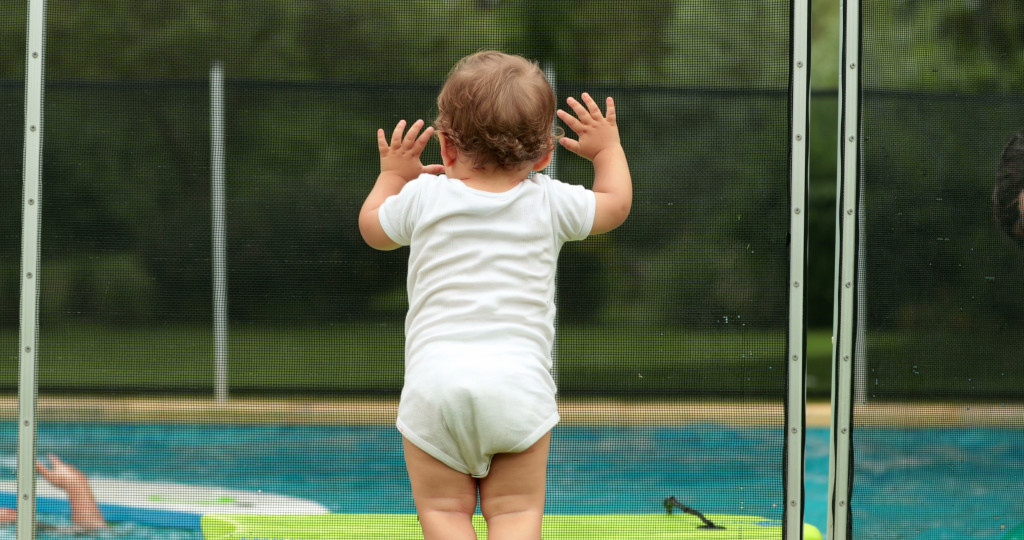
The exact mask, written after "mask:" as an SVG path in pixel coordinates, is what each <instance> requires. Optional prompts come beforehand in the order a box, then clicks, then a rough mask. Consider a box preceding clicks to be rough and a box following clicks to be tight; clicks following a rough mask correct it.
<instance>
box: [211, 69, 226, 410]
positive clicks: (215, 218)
mask: <svg viewBox="0 0 1024 540" xmlns="http://www.w3.org/2000/svg"><path fill="white" fill-rule="evenodd" d="M210 203H211V207H212V208H211V214H212V218H211V221H212V235H213V238H212V243H211V245H212V251H213V253H212V254H211V259H212V261H213V339H214V353H215V359H216V360H215V361H216V381H215V383H214V384H215V388H216V390H215V394H216V397H217V401H226V400H227V399H228V306H227V304H228V292H227V253H226V240H225V236H226V232H225V226H224V221H225V219H224V66H223V65H222V64H221V63H220V62H216V63H214V64H213V67H212V68H211V69H210Z"/></svg>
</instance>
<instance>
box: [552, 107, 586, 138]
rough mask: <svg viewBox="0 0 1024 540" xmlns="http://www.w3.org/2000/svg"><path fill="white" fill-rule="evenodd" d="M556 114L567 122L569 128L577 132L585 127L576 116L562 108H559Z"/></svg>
mask: <svg viewBox="0 0 1024 540" xmlns="http://www.w3.org/2000/svg"><path fill="white" fill-rule="evenodd" d="M555 114H557V115H558V117H559V118H561V119H562V121H563V122H565V125H567V126H569V129H571V130H573V131H575V132H577V133H579V131H580V128H581V127H583V124H582V123H581V122H580V121H579V120H577V119H576V117H575V116H573V115H571V114H569V113H567V112H565V111H563V110H562V109H558V111H556V112H555Z"/></svg>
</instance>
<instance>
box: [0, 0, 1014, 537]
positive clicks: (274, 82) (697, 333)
mask: <svg viewBox="0 0 1024 540" xmlns="http://www.w3.org/2000/svg"><path fill="white" fill-rule="evenodd" d="M47 4H48V11H47V17H48V19H47V27H46V35H47V48H46V67H47V70H46V107H45V118H46V123H45V129H46V136H45V139H44V141H45V146H44V152H45V153H44V167H43V203H42V204H43V208H44V210H43V222H42V261H41V269H40V278H41V301H40V306H39V309H40V313H39V319H40V343H39V351H40V361H39V393H40V395H39V403H40V406H39V413H40V416H41V420H43V423H42V424H41V425H40V428H39V433H40V436H39V451H40V456H41V457H44V456H45V455H46V454H48V453H53V454H56V455H58V456H60V457H61V458H63V459H64V460H65V461H67V462H69V463H73V464H74V465H76V466H78V467H79V468H80V469H82V470H83V471H84V472H85V473H86V475H87V476H89V477H90V478H93V477H95V478H104V479H114V480H117V481H121V482H129V483H130V482H172V483H175V484H182V485H185V486H192V487H193V488H195V490H194V491H193V492H189V493H191V494H190V495H187V496H185V498H186V499H189V500H193V501H200V502H202V500H201V499H202V497H205V496H207V495H204V494H206V493H207V492H206V491H200V490H199V488H200V487H201V488H211V489H212V488H224V489H234V490H242V491H245V492H257V493H272V494H283V495H288V496H292V497H298V498H301V499H304V500H309V501H313V502H315V503H318V504H321V505H323V506H324V508H325V509H326V510H329V511H330V512H332V513H340V514H367V513H368V514H380V515H381V517H380V518H379V519H380V520H382V522H383V523H384V527H385V529H386V527H387V526H388V525H387V523H388V520H389V519H392V517H389V516H392V515H393V514H398V515H404V516H408V515H409V514H411V513H413V511H414V510H413V505H412V497H411V494H410V492H409V486H408V480H407V478H406V476H405V471H404V467H403V464H402V458H401V441H400V436H399V435H398V433H397V431H396V430H395V429H394V428H393V426H392V423H393V421H394V414H395V406H396V402H397V398H398V396H399V393H400V391H401V387H402V377H403V358H402V350H403V348H402V347H403V335H402V324H403V317H404V313H405V309H406V292H405V271H406V258H407V251H406V250H399V251H395V252H388V253H383V252H377V251H374V250H372V249H370V248H368V247H366V245H365V244H364V243H363V241H362V240H361V238H360V236H359V232H358V229H357V227H356V218H357V214H358V211H359V208H360V205H361V204H362V202H363V199H364V198H365V197H366V194H367V193H368V191H369V190H370V188H371V187H372V185H373V181H374V179H375V178H376V176H377V173H378V172H379V168H378V155H377V148H376V140H375V131H376V129H377V128H381V127H383V128H385V129H391V127H393V126H394V124H395V123H396V122H397V121H398V120H399V119H403V118H405V119H409V120H410V121H411V120H414V119H416V118H424V119H426V120H428V121H432V120H433V118H434V116H435V115H436V105H435V99H436V95H437V92H438V90H439V88H440V85H441V83H442V82H443V81H444V78H445V76H446V74H447V72H448V70H449V68H450V67H451V66H452V65H453V64H454V62H455V61H456V60H458V59H459V58H460V57H462V56H464V55H466V54H469V53H472V52H475V51H477V50H480V49H484V48H497V49H501V50H505V51H508V52H513V53H518V54H522V55H525V56H527V57H529V58H531V59H535V60H537V61H538V62H539V63H540V65H541V66H542V67H544V68H545V70H546V71H547V72H548V73H549V74H550V76H551V79H552V82H553V85H554V87H555V89H556V94H557V96H558V100H559V103H560V104H564V103H565V99H566V97H568V96H577V97H578V96H579V95H580V93H582V92H584V91H586V92H589V93H591V94H593V95H594V96H595V97H603V96H605V95H610V96H613V97H614V98H615V100H616V106H617V109H618V114H619V124H620V130H621V134H622V139H623V146H624V147H625V150H626V153H627V156H628V158H629V161H630V166H631V169H632V173H633V178H634V186H635V199H634V206H633V212H632V215H631V216H630V218H629V220H628V221H627V222H626V224H625V225H623V226H622V227H621V228H620V229H618V230H616V231H615V232H613V233H611V234H608V235H603V236H597V237H594V238H591V239H588V240H586V241H583V242H578V243H573V244H569V245H567V246H566V247H565V249H564V250H563V252H562V255H561V261H560V269H559V274H558V283H557V284H558V295H557V300H558V307H559V316H558V322H557V330H558V338H557V346H556V351H555V358H556V372H557V380H558V384H559V392H560V393H559V395H560V400H561V407H562V417H563V421H562V423H561V424H559V426H558V427H556V428H555V431H554V438H553V441H554V442H553V446H552V452H551V461H550V462H551V465H550V467H549V469H550V476H549V488H548V490H549V491H548V498H547V500H548V503H547V512H548V513H549V514H551V515H560V514H585V515H590V514H641V515H656V514H659V513H660V514H664V507H663V500H664V498H665V497H667V496H669V495H675V496H676V497H677V499H678V500H680V501H682V502H683V503H685V504H686V505H689V506H691V507H694V508H696V509H698V510H700V511H702V512H704V513H706V514H709V515H713V514H717V515H722V514H730V515H743V516H755V517H760V518H765V519H767V520H777V519H781V517H782V509H783V507H784V502H785V500H784V498H783V497H784V494H783V484H782V480H783V478H782V473H783V471H782V463H783V461H782V460H783V435H784V433H783V429H782V423H783V421H784V416H783V408H784V407H783V403H784V396H785V394H784V393H785V390H786V388H785V385H786V369H787V365H786V362H785V355H786V346H787V343H786V329H787V324H788V322H789V321H788V316H787V310H788V304H787V302H788V296H787V295H788V272H789V267H788V260H789V244H788V238H787V233H788V230H789V217H788V215H789V212H788V209H789V204H790V202H789V182H790V179H789V142H788V141H789V129H790V94H789V84H790V83H789V77H790V73H789V63H790V40H791V35H790V10H791V6H790V5H789V3H788V2H768V3H765V2H749V1H742V2H725V3H723V2H697V3H692V2H674V1H669V0H633V1H629V2H620V1H615V2H612V1H600V2H588V3H584V4H576V3H567V2H539V1H523V2H512V1H501V2H498V1H494V2H481V1H476V2H470V1H442V0H436V1H421V2H391V1H387V2H380V1H376V0H372V1H371V0H366V1H357V2H309V3H295V2H284V1H259V2H251V1H246V2H216V3H212V4H209V3H193V2H157V3H153V2H129V3H80V2H68V1H59V0H49V1H48V2H47ZM2 5H3V6H4V7H3V13H2V16H3V19H4V21H5V22H4V23H3V24H4V25H5V26H4V28H5V32H7V31H8V30H6V28H7V26H6V25H7V24H8V22H7V21H8V20H9V19H10V18H11V17H13V18H14V19H18V18H19V17H21V21H20V22H19V23H18V25H17V28H14V29H13V30H10V32H11V34H10V35H13V36H14V37H15V38H19V37H20V39H22V42H23V31H24V30H23V29H24V13H23V11H22V6H21V5H16V6H14V5H11V3H9V2H8V3H5V4H2ZM12 28H13V27H12ZM19 31H20V32H22V34H21V35H20V36H19V34H18V32H19ZM4 35H5V36H7V35H9V34H4ZM15 49H17V48H15ZM6 51H7V49H6V48H0V52H4V54H6ZM19 55H22V56H23V52H19V51H18V50H15V51H14V54H11V55H8V56H9V57H10V59H11V60H12V61H13V60H16V59H19V58H22V56H19ZM4 61H5V63H4V64H3V66H4V67H3V71H2V72H0V79H2V80H0V123H2V124H0V125H2V126H4V127H5V128H6V129H0V137H4V139H3V140H4V141H5V144H4V146H5V147H6V148H20V147H21V139H20V135H19V133H20V132H21V127H20V126H21V121H22V120H21V118H22V116H21V115H22V103H23V92H24V89H23V78H22V77H23V72H22V71H20V70H21V69H22V67H23V63H7V61H8V60H7V57H5V60H4ZM217 63H221V65H223V70H224V71H223V72H224V77H225V84H224V125H225V147H224V148H225V154H224V156H225V164H226V166H225V214H224V222H225V230H226V234H225V236H224V237H223V240H224V244H225V246H226V268H227V271H226V283H227V313H228V333H227V351H228V355H227V366H228V370H227V379H226V383H227V390H228V398H227V399H226V400H217V399H215V391H216V389H217V385H218V383H217V369H216V365H217V364H216V361H217V355H216V345H217V342H218V334H217V332H216V331H215V326H214V316H213V313H214V310H215V306H214V303H213V300H212V297H213V290H214V283H215V279H216V276H215V274H214V272H213V270H212V258H213V257H214V255H213V254H212V249H213V248H214V244H215V243H216V242H215V241H214V240H213V235H214V228H213V225H212V223H213V218H211V207H212V206H213V205H212V202H211V173H212V170H211V131H210V125H211V105H210V99H211V98H210V96H211V82H210V77H211V69H212V68H213V66H214V65H215V64H217ZM1003 103H1004V106H1005V107H1011V106H1012V104H1011V103H1010V102H1009V101H1006V102H1003ZM561 106H562V107H563V108H564V105H561ZM1006 116H1007V115H1005V114H1004V115H998V114H995V113H993V114H992V117H993V118H1002V119H1004V120H1005V118H1006ZM985 133H987V134H988V135H990V136H991V137H992V138H993V139H998V138H999V136H997V134H995V133H991V132H988V131H985ZM19 156H20V152H17V153H14V152H6V151H5V152H3V153H2V154H0V174H2V175H3V181H2V182H0V205H3V206H2V210H0V249H2V250H3V253H4V254H5V255H4V257H3V260H2V261H0V271H2V272H3V274H2V276H4V277H3V281H2V282H0V286H2V287H0V294H2V295H3V296H2V298H3V299H4V301H3V303H2V305H0V310H2V312H0V315H2V319H0V323H2V326H0V342H2V343H5V344H9V346H5V347H4V350H5V351H8V352H5V353H3V354H4V357H5V358H10V359H11V361H10V362H8V363H7V364H8V367H7V368H4V371H3V373H5V376H4V378H3V379H2V381H0V385H2V386H3V391H4V392H5V393H7V394H9V395H13V394H14V393H15V392H16V381H17V379H16V377H15V376H14V373H15V368H14V366H13V364H14V361H13V360H14V359H15V358H16V356H17V355H15V354H14V353H13V350H14V348H15V347H16V341H17V337H16V336H17V330H16V328H17V324H18V320H17V308H15V307H14V304H13V303H11V302H8V301H7V299H8V298H15V297H16V295H17V286H18V285H17V280H16V279H15V278H14V276H15V275H16V272H17V271H16V268H17V266H18V264H19V263H18V261H17V257H16V256H15V254H16V253H18V247H17V245H18V241H19V237H20V233H19V227H20V222H19V219H18V215H19V206H18V205H17V204H16V201H17V199H18V197H17V195H18V193H19V190H18V188H17V186H18V185H19V183H20V178H19V177H20V172H21V171H20V167H21V166H20V157H19ZM438 160H439V153H438V149H437V143H436V142H432V143H431V144H430V145H429V146H428V149H427V151H426V153H425V154H424V161H425V162H431V163H436V162H438ZM555 160H556V162H555V166H554V170H553V176H556V177H558V178H559V179H561V180H563V181H566V182H570V183H576V184H583V185H586V186H589V185H590V182H591V180H592V175H593V173H592V167H591V165H590V164H589V163H588V162H586V161H585V160H583V159H581V158H578V157H577V156H574V155H572V154H570V153H569V152H566V151H564V150H560V151H559V152H558V153H557V154H556V158H555ZM979 185H980V184H979ZM986 185H987V181H986ZM953 198H955V197H953ZM982 198H983V197H982ZM983 202H984V201H982V200H981V199H978V204H977V207H978V208H977V209H978V210H979V212H981V214H984V212H983V210H984V209H983V208H981V206H982V203H983ZM979 219H983V217H982V218H979ZM944 234H945V233H944ZM952 235H953V233H952V232H950V233H948V234H947V236H952ZM951 243H952V242H951ZM996 245H1000V244H998V242H996V241H995V240H993V246H996ZM1004 253H1005V252H1004ZM1005 256H1006V257H1007V259H1006V260H1007V261H1011V260H1016V259H1012V257H1013V256H1015V255H1009V254H1007V255H1005ZM1006 264H1010V263H1009V262H1007V263H1006ZM1009 268H1010V267H1007V269H1004V270H1003V271H1004V273H1003V274H999V273H995V274H992V272H986V275H989V274H992V275H995V276H997V278H996V280H995V281H994V283H990V282H989V281H987V280H986V281H983V282H982V283H981V284H980V285H979V287H980V288H979V291H981V292H982V293H983V294H988V295H995V294H997V293H996V291H997V290H998V288H999V287H1004V286H1006V285H1005V282H1006V281H1007V279H1006V277H1005V276H1006V275H1007V274H1005V272H1010V271H1012V270H1011V269H1009ZM869 275H870V274H869ZM1008 369H1009V368H1008ZM1009 378H1010V375H1009V374H1008V375H1007V379H1009ZM1009 390H1012V389H1009ZM4 434H5V435H4V439H3V441H0V444H2V451H3V453H4V454H5V455H6V454H13V452H14V432H13V429H11V430H5V431H4ZM0 472H2V471H0ZM118 485H121V484H118ZM157 496H160V495H157ZM39 510H40V514H41V516H42V519H44V520H49V521H50V522H55V523H64V522H66V521H67V519H68V518H67V517H66V516H62V515H60V514H61V512H60V511H58V510H55V509H54V507H50V506H45V505H42V504H41V505H40V507H39ZM108 519H109V520H110V521H112V522H114V521H118V520H119V519H122V520H123V521H124V522H130V521H131V519H129V518H115V517H112V515H108ZM584 523H585V522H584ZM644 523H645V522H644V521H642V520H641V521H638V522H637V525H636V527H638V528H639V529H638V530H639V531H641V532H638V533H637V534H638V535H639V536H641V537H642V536H643V535H644V533H643V532H642V530H643V527H644V526H645V525H644ZM116 527H119V533H118V534H119V535H125V537H131V538H134V537H136V536H137V537H140V538H165V537H166V538H170V537H174V538H198V536H197V535H198V534H199V533H198V532H195V531H192V532H188V531H184V532H183V531H178V530H177V528H176V527H175V526H168V525H166V524H163V525H161V524H155V525H154V524H147V523H142V524H138V523H136V524H134V525H131V526H129V525H124V524H118V525H116ZM395 527H398V525H395ZM171 530H174V531H175V532H173V533H172V532H169V531H171ZM395 531H396V532H394V535H398V534H399V533H398V532H397V531H398V529H397V528H396V529H395ZM190 534H192V535H193V536H188V535H190ZM580 534H584V535H585V534H586V532H585V531H584V532H581V533H580ZM175 535H177V536H175ZM182 535H184V536H182ZM384 537H392V535H391V534H385V535H384Z"/></svg>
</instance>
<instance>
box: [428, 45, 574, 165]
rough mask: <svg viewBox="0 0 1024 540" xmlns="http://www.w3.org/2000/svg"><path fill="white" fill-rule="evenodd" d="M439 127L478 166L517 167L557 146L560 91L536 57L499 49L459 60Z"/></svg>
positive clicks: (443, 98)
mask: <svg viewBox="0 0 1024 540" xmlns="http://www.w3.org/2000/svg"><path fill="white" fill-rule="evenodd" d="M437 109H438V115H437V120H435V122H434V128H435V129H436V130H437V132H438V134H439V135H441V136H444V137H446V138H447V139H448V142H449V143H450V144H452V145H454V146H455V147H456V148H457V149H459V151H460V152H464V153H466V154H467V155H469V156H470V157H471V158H472V160H473V164H474V166H476V167H483V166H487V165H490V164H495V165H497V166H498V167H501V168H503V169H511V168H514V167H516V166H519V165H520V164H522V163H524V162H531V161H536V160H538V159H540V158H542V157H543V156H544V155H545V154H546V153H548V152H549V151H551V149H552V148H554V141H553V139H552V137H553V133H554V132H553V125H554V119H555V93H554V91H553V90H552V89H551V84H550V83H548V81H547V79H546V78H545V77H544V72H543V71H541V69H540V67H539V66H538V65H537V64H536V62H531V61H530V60H527V59H525V58H523V57H521V56H516V55H510V54H505V53H501V52H498V51H481V52H478V53H476V54H472V55H470V56H467V57H465V58H463V59H462V60H459V62H458V63H457V64H455V67H453V68H452V70H451V72H450V73H449V74H448V80H447V81H446V82H445V84H444V87H443V88H442V89H441V93H440V94H439V95H438V97H437Z"/></svg>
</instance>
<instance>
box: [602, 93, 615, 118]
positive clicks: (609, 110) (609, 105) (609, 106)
mask: <svg viewBox="0 0 1024 540" xmlns="http://www.w3.org/2000/svg"><path fill="white" fill-rule="evenodd" d="M604 103H605V105H604V110H605V113H604V117H605V118H606V119H607V120H608V122H610V123H612V124H614V123H615V100H613V99H612V97H611V96H608V97H607V98H606V99H605V100H604Z"/></svg>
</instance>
